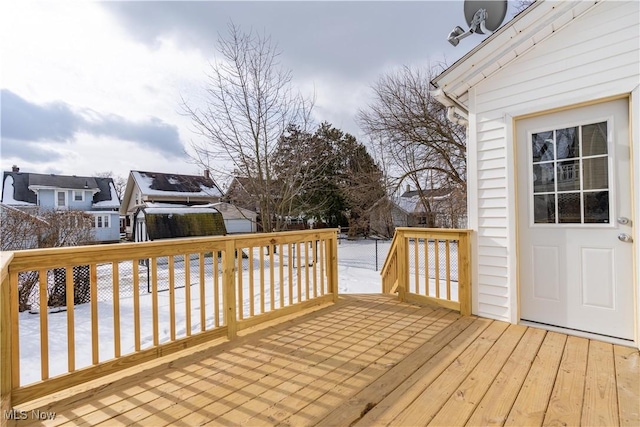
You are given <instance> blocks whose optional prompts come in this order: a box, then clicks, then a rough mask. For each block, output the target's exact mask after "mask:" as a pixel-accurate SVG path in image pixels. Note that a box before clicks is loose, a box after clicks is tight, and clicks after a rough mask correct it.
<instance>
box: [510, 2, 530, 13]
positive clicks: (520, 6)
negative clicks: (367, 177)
mask: <svg viewBox="0 0 640 427" xmlns="http://www.w3.org/2000/svg"><path fill="white" fill-rule="evenodd" d="M533 3H535V0H516V2H515V8H516V12H518V13H519V12H522V11H523V10H525V9H526V8H528V7H529V6H531V5H532V4H533Z"/></svg>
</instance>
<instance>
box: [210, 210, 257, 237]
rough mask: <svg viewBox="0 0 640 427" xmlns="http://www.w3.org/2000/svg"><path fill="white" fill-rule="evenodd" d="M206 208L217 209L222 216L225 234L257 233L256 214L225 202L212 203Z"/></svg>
mask: <svg viewBox="0 0 640 427" xmlns="http://www.w3.org/2000/svg"><path fill="white" fill-rule="evenodd" d="M208 206H211V207H213V208H215V209H217V210H218V211H219V212H220V213H221V214H222V217H223V218H224V225H225V227H226V229H227V233H229V234H239V233H256V232H257V218H258V214H257V213H256V212H253V211H250V210H249V209H244V208H241V207H239V206H236V205H233V204H231V203H225V202H219V203H213V204H211V205H208Z"/></svg>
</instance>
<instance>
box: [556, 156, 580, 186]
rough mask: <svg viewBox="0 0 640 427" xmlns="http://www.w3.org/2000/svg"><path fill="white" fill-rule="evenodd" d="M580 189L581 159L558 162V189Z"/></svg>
mask: <svg viewBox="0 0 640 427" xmlns="http://www.w3.org/2000/svg"><path fill="white" fill-rule="evenodd" d="M569 190H580V160H569V161H567V162H558V191H569Z"/></svg>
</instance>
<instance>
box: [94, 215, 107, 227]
mask: <svg viewBox="0 0 640 427" xmlns="http://www.w3.org/2000/svg"><path fill="white" fill-rule="evenodd" d="M96 228H109V215H98V216H96Z"/></svg>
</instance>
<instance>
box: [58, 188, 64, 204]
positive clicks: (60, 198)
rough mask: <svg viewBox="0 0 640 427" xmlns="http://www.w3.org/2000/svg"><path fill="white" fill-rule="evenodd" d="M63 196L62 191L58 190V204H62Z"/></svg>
mask: <svg viewBox="0 0 640 427" xmlns="http://www.w3.org/2000/svg"><path fill="white" fill-rule="evenodd" d="M64 202H65V197H64V193H63V192H62V191H59V192H58V206H64Z"/></svg>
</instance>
